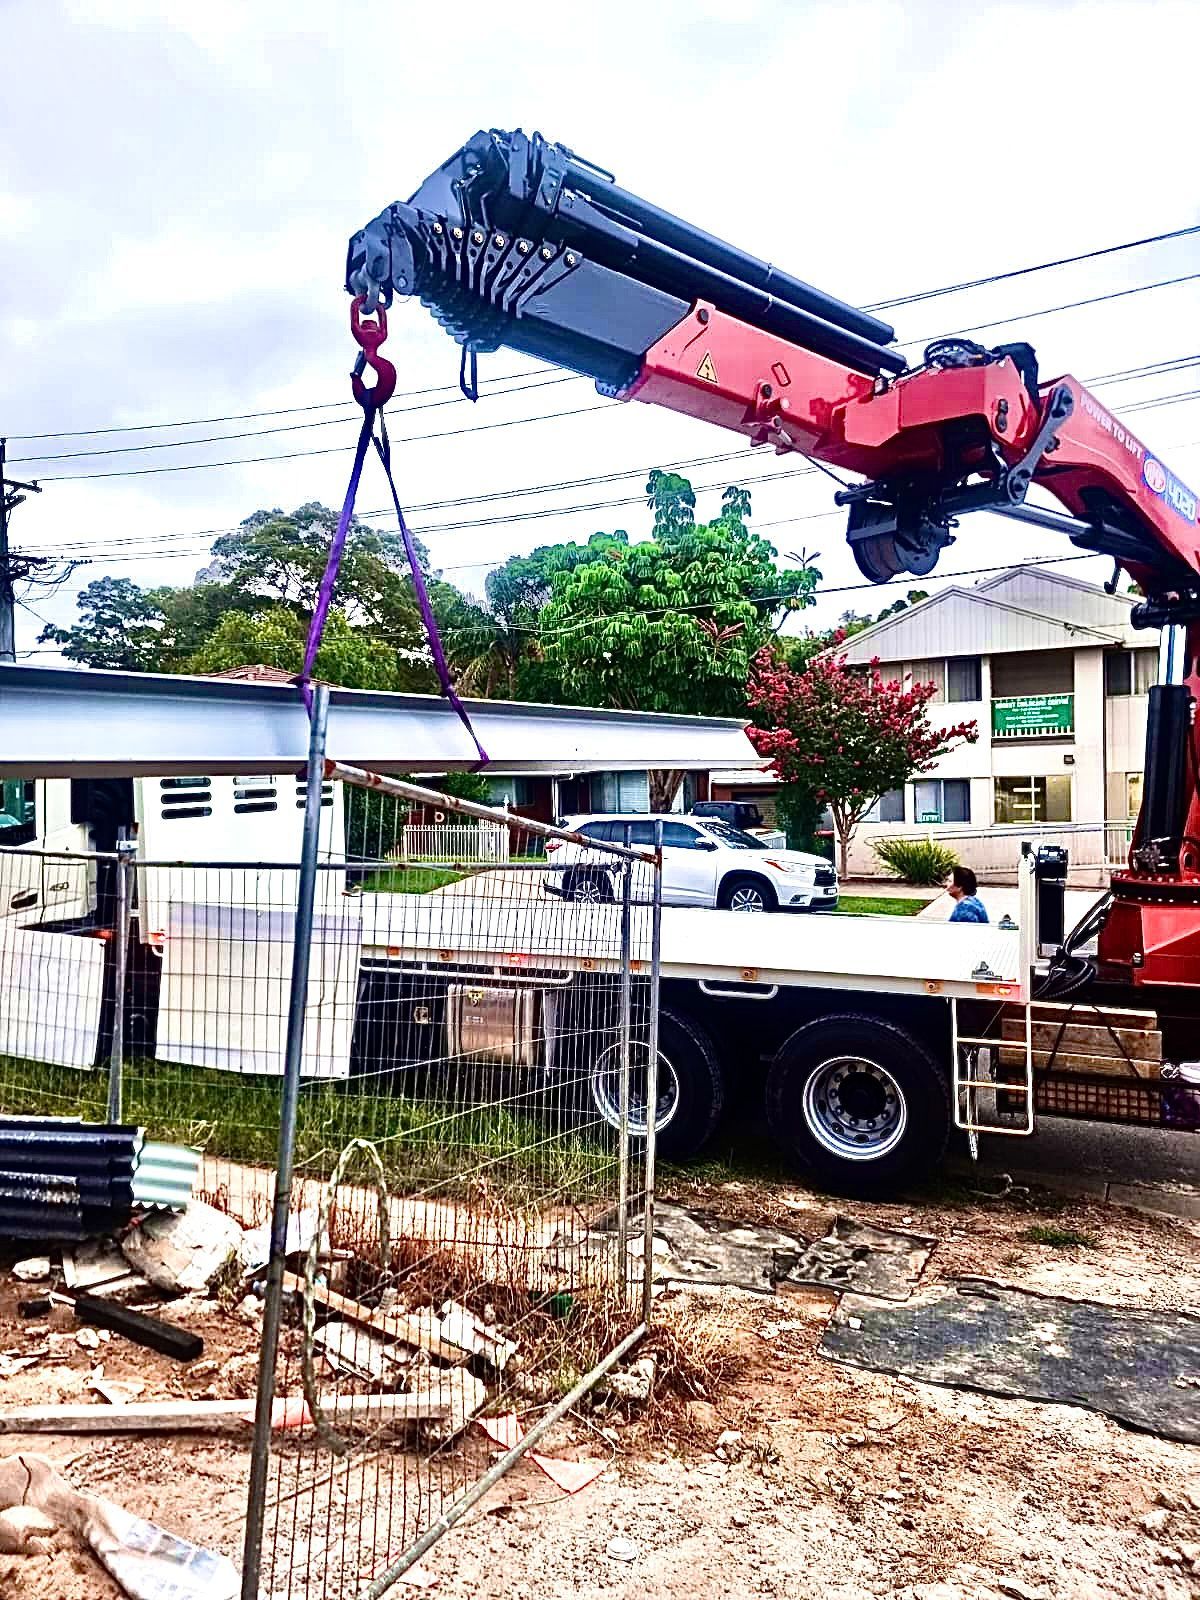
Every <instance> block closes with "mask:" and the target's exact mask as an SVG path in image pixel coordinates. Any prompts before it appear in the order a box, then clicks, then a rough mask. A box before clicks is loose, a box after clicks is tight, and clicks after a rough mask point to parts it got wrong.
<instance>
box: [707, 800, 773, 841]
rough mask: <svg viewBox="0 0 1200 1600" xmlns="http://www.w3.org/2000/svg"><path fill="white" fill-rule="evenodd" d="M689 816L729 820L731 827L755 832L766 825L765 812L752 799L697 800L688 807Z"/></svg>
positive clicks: (721, 820)
mask: <svg viewBox="0 0 1200 1600" xmlns="http://www.w3.org/2000/svg"><path fill="white" fill-rule="evenodd" d="M688 816H689V817H702V818H705V819H706V820H708V821H711V820H712V819H713V818H714V817H715V818H716V819H717V821H718V822H727V823H728V824H729V826H730V827H731V828H742V829H744V830H745V832H747V833H750V832H753V830H754V829H755V828H761V827H763V826H764V823H763V814H762V812H761V811H760V810H759V808H758V807H757V806H756V805H755V804H754V803H753V801H751V800H697V801H696V804H695V805H694V806H690V807H689V808H688Z"/></svg>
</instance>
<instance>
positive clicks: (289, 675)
mask: <svg viewBox="0 0 1200 1600" xmlns="http://www.w3.org/2000/svg"><path fill="white" fill-rule="evenodd" d="M203 676H204V677H206V678H228V679H229V680H230V681H231V682H233V683H295V681H296V674H295V673H294V672H287V671H285V670H284V668H283V667H268V666H266V665H264V664H263V663H262V662H261V661H259V662H256V663H255V664H254V665H253V666H245V667H226V668H225V670H224V672H206V673H204V674H203ZM315 681H316V680H315V679H314V682H315Z"/></svg>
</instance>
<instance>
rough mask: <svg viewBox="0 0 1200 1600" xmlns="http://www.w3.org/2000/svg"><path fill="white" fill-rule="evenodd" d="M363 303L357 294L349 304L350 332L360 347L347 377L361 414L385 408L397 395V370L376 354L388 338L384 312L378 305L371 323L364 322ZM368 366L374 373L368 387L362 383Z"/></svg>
mask: <svg viewBox="0 0 1200 1600" xmlns="http://www.w3.org/2000/svg"><path fill="white" fill-rule="evenodd" d="M365 304H366V296H365V295H359V296H358V297H357V298H356V299H354V300H351V302H350V332H351V333H352V334H353V335H354V341H355V343H356V344H357V345H358V347H359V357H358V360H357V361H356V362H355V363H354V370H353V372H352V373H351V374H350V388H351V391H352V393H353V395H354V398H355V399H356V400H357V401H358V403H359V405H360V406H362V408H363V410H364V411H366V410H367V409H368V408H370V409H371V410H374V411H378V410H380V409H381V408H382V407H383V406H385V405H387V403H388V401H389V400H390V399H391V398H392V395H393V394H394V393H395V392H396V369H395V367H394V366H393V365H392V363H391V362H390V361H388V360H387V358H386V357H384V356H381V355H380V354H379V346H380V345H381V344H382V343H383V342H384V340H385V339H386V338H387V332H388V326H387V312H386V311H385V310H384V309H383V306H382V305H379V306H378V307H377V308H376V309H375V313H374V316H375V320H374V322H364V321H363V320H362V316H361V312H362V309H363V306H364V305H365ZM367 367H370V368H371V370H372V372H374V374H375V382H374V383H373V384H372V385H371V387H370V388H368V387H367V385H366V384H365V383H364V382H363V373H364V371H365V370H366V369H367Z"/></svg>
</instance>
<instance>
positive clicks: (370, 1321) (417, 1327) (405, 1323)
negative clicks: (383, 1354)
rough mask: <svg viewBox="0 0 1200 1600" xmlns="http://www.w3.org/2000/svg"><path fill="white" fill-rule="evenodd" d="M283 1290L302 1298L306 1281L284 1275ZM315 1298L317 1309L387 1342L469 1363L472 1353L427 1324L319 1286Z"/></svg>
mask: <svg viewBox="0 0 1200 1600" xmlns="http://www.w3.org/2000/svg"><path fill="white" fill-rule="evenodd" d="M283 1287H284V1288H285V1289H290V1290H291V1291H292V1293H293V1294H303V1293H304V1279H303V1278H302V1277H300V1275H299V1274H298V1273H295V1272H285V1273H284V1275H283ZM313 1296H314V1298H315V1300H316V1301H317V1304H318V1305H322V1306H326V1307H327V1308H328V1309H329V1310H330V1311H334V1312H336V1313H337V1315H338V1316H339V1317H348V1318H349V1319H350V1321H351V1322H357V1323H358V1324H359V1325H360V1327H363V1328H373V1329H374V1330H375V1332H376V1333H381V1334H383V1336H384V1338H386V1339H400V1340H402V1341H403V1343H405V1344H411V1345H415V1346H416V1348H417V1349H418V1350H424V1351H425V1352H426V1354H428V1355H431V1356H436V1357H437V1359H438V1360H439V1361H448V1362H450V1363H451V1364H452V1365H454V1366H458V1365H460V1364H461V1363H462V1362H464V1361H465V1360H466V1359H467V1355H468V1353H469V1352H467V1351H465V1350H460V1349H459V1347H458V1346H457V1345H454V1344H450V1343H449V1342H448V1341H447V1340H445V1339H442V1338H440V1337H439V1335H438V1334H436V1333H434V1332H433V1330H432V1329H431V1328H430V1327H429V1325H428V1323H426V1322H423V1321H421V1320H419V1319H418V1318H417V1317H410V1316H408V1315H407V1314H406V1313H405V1312H403V1311H372V1310H371V1308H370V1307H369V1306H364V1305H360V1303H359V1302H358V1301H357V1300H351V1299H349V1298H348V1297H347V1296H346V1295H344V1294H338V1293H337V1291H336V1290H335V1289H327V1288H325V1287H323V1286H322V1285H321V1284H317V1285H316V1287H315V1288H314V1290H313Z"/></svg>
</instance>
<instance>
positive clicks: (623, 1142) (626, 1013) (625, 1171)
mask: <svg viewBox="0 0 1200 1600" xmlns="http://www.w3.org/2000/svg"><path fill="white" fill-rule="evenodd" d="M629 840H630V824H629V823H628V822H627V823H626V824H625V848H626V849H627V850H628V849H629ZM632 912H633V862H632V861H629V860H628V859H627V860H625V861H624V862H623V863H622V870H621V1021H620V1030H621V1032H620V1040H621V1042H620V1046H619V1049H620V1056H619V1058H618V1059H619V1062H620V1068H619V1070H620V1073H621V1081H620V1087H619V1090H618V1107H619V1122H620V1134H619V1138H620V1147H619V1149H618V1151H617V1251H618V1254H619V1258H620V1262H621V1268H620V1271H621V1299H622V1301H624V1299H625V1296H626V1294H627V1293H628V1289H629V1065H630V1063H629V1052H630V1043H631V1038H632V1027H633V965H632V963H633V940H632V929H633V915H632Z"/></svg>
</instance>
